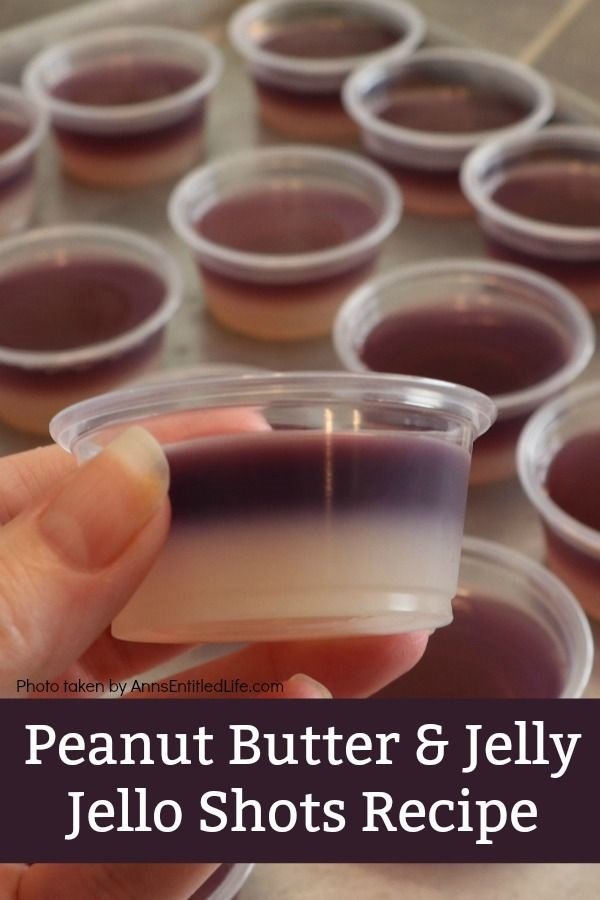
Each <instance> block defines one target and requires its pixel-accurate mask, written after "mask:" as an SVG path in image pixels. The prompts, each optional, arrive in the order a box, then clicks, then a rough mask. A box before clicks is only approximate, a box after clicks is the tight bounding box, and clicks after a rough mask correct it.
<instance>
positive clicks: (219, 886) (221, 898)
mask: <svg viewBox="0 0 600 900" xmlns="http://www.w3.org/2000/svg"><path fill="white" fill-rule="evenodd" d="M253 868H254V863H233V864H232V863H222V864H221V865H220V866H219V868H218V869H217V871H216V872H214V873H213V874H212V875H211V877H210V878H209V879H208V881H205V882H204V884H203V885H202V887H200V888H198V890H197V891H196V892H195V893H194V894H193V895H192V896H191V897H190V900H235V898H236V897H237V896H238V893H239V891H241V889H242V888H243V886H244V884H245V883H246V881H247V880H248V878H249V877H250V874H251V872H252V869H253Z"/></svg>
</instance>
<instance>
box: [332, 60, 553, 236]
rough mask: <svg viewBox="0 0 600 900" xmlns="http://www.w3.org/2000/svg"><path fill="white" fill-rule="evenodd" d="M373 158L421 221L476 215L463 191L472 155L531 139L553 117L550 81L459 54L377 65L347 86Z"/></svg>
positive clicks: (349, 107)
mask: <svg viewBox="0 0 600 900" xmlns="http://www.w3.org/2000/svg"><path fill="white" fill-rule="evenodd" d="M343 100H344V105H345V108H346V111H347V112H348V115H349V116H351V117H352V119H353V120H354V121H355V122H356V123H357V125H358V127H359V129H360V132H361V137H362V140H363V144H364V146H365V148H366V149H367V151H368V152H369V153H370V154H371V155H372V156H373V157H374V158H375V159H377V160H378V161H379V162H381V163H382V164H384V165H385V166H386V168H388V169H389V170H390V171H391V172H392V173H393V174H394V175H395V177H396V178H397V179H398V181H399V183H400V185H401V187H402V190H403V192H404V194H405V201H406V208H407V210H409V212H412V213H416V214H418V215H425V216H435V217H443V218H458V217H465V216H470V215H472V212H473V210H472V207H471V205H470V203H469V202H468V200H467V199H465V197H464V195H463V193H462V191H461V189H460V184H459V170H460V166H461V163H462V162H463V160H464V158H465V157H466V156H467V154H468V153H469V152H470V151H471V150H473V148H474V147H476V146H478V145H479V144H480V143H481V142H482V141H485V140H486V139H488V138H490V137H491V136H493V135H497V134H503V135H504V134H506V135H517V134H530V133H531V132H533V131H535V130H536V129H537V128H539V127H540V126H541V125H543V124H544V123H545V122H546V121H547V120H548V119H549V118H550V116H551V115H552V112H553V109H554V98H553V94H552V90H551V88H550V86H549V84H548V82H547V81H546V80H545V79H544V78H543V77H542V76H541V75H540V74H538V73H537V72H535V71H534V70H533V69H530V68H529V67H528V66H525V65H523V64H522V63H519V62H516V61H515V60H512V59H508V58H507V57H504V56H499V55H498V54H496V53H488V52H485V51H483V50H470V49H465V48H457V47H436V48H429V49H426V50H419V51H418V52H417V53H414V54H413V55H412V56H410V57H409V58H407V59H400V60H396V59H391V60H386V61H384V62H380V61H377V62H373V63H370V64H368V65H366V66H363V67H361V68H360V69H358V70H357V71H356V72H355V73H354V74H353V75H351V76H350V78H349V79H348V80H347V82H346V83H345V85H344V89H343Z"/></svg>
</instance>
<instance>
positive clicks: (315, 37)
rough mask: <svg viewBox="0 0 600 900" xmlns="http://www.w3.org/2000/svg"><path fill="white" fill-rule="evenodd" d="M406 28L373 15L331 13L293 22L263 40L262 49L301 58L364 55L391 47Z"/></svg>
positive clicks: (401, 36)
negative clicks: (376, 18) (310, 19)
mask: <svg viewBox="0 0 600 900" xmlns="http://www.w3.org/2000/svg"><path fill="white" fill-rule="evenodd" d="M404 34H405V32H404V30H403V29H401V28H399V27H392V26H391V25H388V24H385V23H384V22H378V21H376V20H375V19H373V18H370V17H369V18H368V17H362V16H354V17H351V15H350V14H348V15H347V16H344V17H343V18H342V17H340V16H336V15H335V14H332V15H331V16H328V17H326V16H325V15H324V14H322V15H321V17H320V18H315V19H314V20H312V21H306V22H297V23H292V24H290V25H288V26H285V27H283V28H281V30H280V31H275V32H274V33H273V34H270V35H269V36H268V37H267V38H265V40H263V41H261V44H260V46H261V49H263V50H267V51H269V52H270V53H278V54H280V55H282V56H293V57H297V58H299V59H326V60H329V59H341V58H343V57H345V56H362V55H363V54H367V53H376V52H377V51H380V50H385V49H386V48H387V47H391V46H392V44H395V43H396V42H397V41H399V40H401V39H402V38H403V37H404Z"/></svg>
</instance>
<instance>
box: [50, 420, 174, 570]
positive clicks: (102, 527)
mask: <svg viewBox="0 0 600 900" xmlns="http://www.w3.org/2000/svg"><path fill="white" fill-rule="evenodd" d="M168 487H169V467H168V464H167V461H166V459H165V456H164V453H163V451H162V448H161V446H160V444H159V443H158V442H157V441H156V440H155V438H153V437H152V435H151V434H149V432H147V431H145V430H144V429H143V428H139V427H138V426H134V427H132V428H128V429H127V431H124V432H123V433H122V434H120V435H119V436H118V437H117V438H115V439H114V440H113V441H111V442H110V444H107V446H106V447H105V448H104V450H103V451H102V452H101V453H100V454H98V456H96V457H95V458H94V459H92V460H91V461H90V462H89V463H86V464H85V465H84V466H82V468H81V469H79V470H78V471H77V472H76V473H75V475H73V477H72V478H70V479H69V481H68V482H67V483H66V485H65V486H64V487H63V488H62V490H61V491H60V492H59V493H58V494H57V495H56V496H55V497H54V498H53V499H52V500H51V502H50V504H49V505H48V506H47V507H46V509H45V510H44V511H43V512H42V514H41V516H40V518H39V527H40V530H41V532H42V534H43V536H44V538H45V539H46V541H47V543H48V544H49V545H50V546H51V547H52V549H53V550H54V551H55V552H56V553H58V554H59V555H60V556H62V557H63V558H65V559H67V561H68V562H69V563H70V564H71V565H73V566H75V567H77V568H83V569H97V568H102V567H103V566H107V565H109V564H110V563H111V562H113V561H114V560H115V559H116V558H117V557H118V556H120V555H121V554H122V553H123V552H124V551H125V549H126V548H127V546H128V545H129V544H130V543H131V541H132V540H133V539H134V538H135V536H136V535H137V534H138V532H139V531H141V529H142V528H143V527H144V525H145V524H146V523H147V522H148V521H149V519H150V518H151V517H152V515H153V514H154V513H155V512H156V510H157V509H158V508H159V506H160V505H161V503H162V502H163V501H164V498H165V496H166V493H167V490H168Z"/></svg>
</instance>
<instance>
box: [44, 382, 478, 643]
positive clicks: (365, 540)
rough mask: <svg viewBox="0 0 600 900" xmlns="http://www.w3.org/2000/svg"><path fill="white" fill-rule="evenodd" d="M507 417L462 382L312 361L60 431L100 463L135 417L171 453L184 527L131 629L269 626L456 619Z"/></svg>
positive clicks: (366, 629) (235, 632)
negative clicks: (484, 436) (473, 471)
mask: <svg viewBox="0 0 600 900" xmlns="http://www.w3.org/2000/svg"><path fill="white" fill-rule="evenodd" d="M493 416H494V406H493V403H492V402H491V401H490V400H489V399H488V398H487V397H484V396H483V395H482V394H479V393H477V392H476V391H471V390H469V389H468V388H462V387H457V386H456V385H450V384H445V383H443V382H436V381H430V380H427V379H418V378H401V377H394V376H372V375H349V374H346V373H325V372H313V373H302V374H295V373H290V374H267V375H246V376H243V377H241V378H240V377H229V378H223V377H220V378H219V377H217V378H213V379H207V378H202V379H198V380H197V381H196V382H190V381H184V382H181V383H171V384H168V385H164V386H163V388H162V389H160V390H158V389H156V387H145V388H141V387H140V388H136V389H134V390H129V391H126V392H120V393H119V392H117V393H114V394H107V395H105V396H104V397H97V398H95V399H92V400H90V401H87V402H85V403H81V404H78V405H76V406H74V407H71V408H70V409H67V410H64V411H63V412H62V413H60V414H59V415H58V416H57V417H56V418H55V419H54V421H53V422H52V424H51V433H52V436H53V438H54V439H55V440H56V441H57V442H58V443H59V444H60V445H61V446H62V447H64V448H65V449H67V450H70V451H71V452H73V453H74V454H75V456H76V457H77V458H78V459H79V460H85V459H87V458H89V457H90V456H93V455H94V454H95V453H96V452H97V451H98V450H99V449H100V448H101V447H102V446H103V445H104V444H105V443H106V442H107V441H108V440H110V439H111V438H112V437H114V436H115V435H116V434H118V433H119V432H120V431H121V430H122V429H124V428H126V427H128V426H129V425H131V424H133V423H136V424H138V425H143V426H144V427H145V428H148V429H149V430H150V431H151V432H152V433H153V434H154V435H155V436H156V437H157V438H158V439H159V440H160V441H161V442H162V443H163V446H164V447H165V452H166V453H167V457H168V460H169V463H170V468H171V486H170V499H171V509H172V526H171V532H170V535H169V538H168V541H167V544H166V546H165V547H164V549H163V551H162V553H161V556H160V557H159V559H158V560H157V562H156V564H155V565H154V567H153V569H152V570H151V572H150V573H149V575H148V576H147V578H146V579H145V581H144V582H143V584H142V585H141V587H140V588H139V590H138V591H137V592H136V593H135V594H134V596H133V598H132V599H131V600H130V602H129V603H128V604H127V606H126V607H125V608H124V609H123V610H122V611H121V612H120V613H119V614H118V616H117V617H116V619H115V620H114V621H113V624H112V631H113V635H114V636H115V637H117V638H120V639H122V640H133V641H151V642H167V643H195V642H204V641H207V642H232V641H249V640H261V641H265V640H287V639H292V638H293V639H296V638H317V637H319V638H320V637H334V636H343V635H354V634H385V633H395V632H401V631H411V630H414V629H420V628H435V627H437V626H440V625H444V624H446V623H447V622H448V621H449V620H450V618H451V607H450V603H451V599H452V597H453V595H454V593H455V590H456V580H457V576H458V562H459V556H460V543H461V539H462V530H463V519H464V508H465V502H466V493H467V483H468V471H469V463H470V455H471V446H472V441H473V439H474V438H476V437H477V436H478V435H479V434H481V433H482V432H483V431H484V430H485V429H486V428H487V427H488V426H489V424H490V422H491V421H492V419H493ZM167 597H168V602H167V601H166V598H167Z"/></svg>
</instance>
